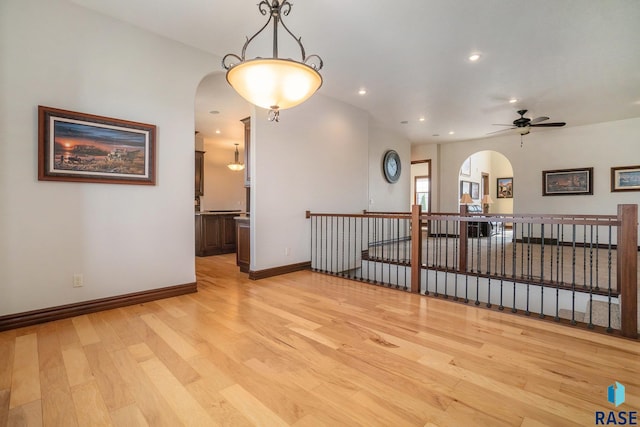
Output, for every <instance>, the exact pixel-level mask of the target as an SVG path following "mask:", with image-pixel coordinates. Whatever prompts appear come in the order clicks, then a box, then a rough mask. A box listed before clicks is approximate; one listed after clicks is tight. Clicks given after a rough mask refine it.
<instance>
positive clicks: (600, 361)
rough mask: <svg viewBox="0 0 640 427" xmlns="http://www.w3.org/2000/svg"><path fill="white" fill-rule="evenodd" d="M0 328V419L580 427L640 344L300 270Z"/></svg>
mask: <svg viewBox="0 0 640 427" xmlns="http://www.w3.org/2000/svg"><path fill="white" fill-rule="evenodd" d="M197 271H198V283H199V292H198V293H197V294H192V295H185V296H181V297H176V298H171V299H166V300H161V301H157V302H153V303H147V304H142V305H136V306H132V307H127V308H122V309H117V310H111V311H105V312H101V313H96V314H91V315H86V316H80V317H76V318H73V319H67V320H61V321H56V322H52V323H48V324H43V325H40V326H35V327H29V328H23V329H19V330H13V331H7V332H3V333H0V425H1V426H3V425H10V426H14V425H16V426H17V425H33V426H39V425H47V426H65V427H67V426H76V425H77V426H89V425H117V426H127V427H128V426H136V425H143V426H144V425H149V426H154V427H155V426H172V427H173V426H180V425H193V426H210V425H222V426H246V425H263V426H280V425H295V426H322V425H330V426H338V425H346V426H356V425H363V426H376V425H379V426H405V425H406V426H492V427H493V426H501V425H512V426H527V427H533V426H541V425H548V426H565V425H566V426H584V425H594V424H595V417H594V412H595V411H597V410H606V411H608V410H612V409H615V408H613V407H612V405H610V404H609V403H607V401H606V390H607V387H608V386H609V385H610V384H612V383H613V382H614V381H619V382H620V383H622V384H624V385H625V386H626V403H625V404H623V405H622V406H620V407H618V408H617V410H626V411H629V410H638V408H640V357H639V356H640V343H639V342H635V341H628V340H624V339H621V338H614V337H609V336H604V335H600V334H595V333H589V332H588V331H582V330H574V329H571V328H567V327H563V326H561V325H555V324H550V323H546V322H540V321H536V320H534V319H525V318H521V317H517V316H513V315H509V314H503V313H496V312H492V311H488V310H482V309H476V308H475V307H466V306H463V305H459V304H455V303H451V302H447V301H443V300H436V299H430V298H427V297H422V296H418V295H411V294H408V293H404V292H400V291H394V290H390V289H385V288H380V287H375V286H372V285H365V284H360V283H357V282H352V281H347V280H343V279H340V278H336V277H330V276H325V275H322V274H318V273H312V272H309V271H303V272H298V273H294V274H289V275H285V276H279V277H275V278H271V279H264V280H261V281H249V280H247V279H246V276H245V275H243V274H240V273H239V272H237V268H236V266H235V258H234V256H233V255H231V256H218V257H209V258H198V259H197Z"/></svg>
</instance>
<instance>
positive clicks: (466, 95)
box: [71, 0, 640, 143]
mask: <svg viewBox="0 0 640 427" xmlns="http://www.w3.org/2000/svg"><path fill="white" fill-rule="evenodd" d="M71 1H73V2H74V3H76V4H79V5H82V6H85V7H88V8H91V9H94V10H97V11H99V12H102V13H105V14H107V15H110V16H113V17H115V18H117V19H120V20H123V21H126V22H129V23H131V24H133V25H136V26H139V27H142V28H145V29H147V30H149V31H152V32H154V33H158V34H161V35H164V36H166V37H168V38H171V39H174V40H178V41H180V42H182V43H185V44H187V45H191V46H194V47H196V48H199V49H202V50H205V51H207V52H211V53H213V54H216V55H219V56H221V57H222V56H224V55H225V54H227V53H236V54H240V50H241V48H242V45H243V43H244V41H245V36H251V35H252V34H254V33H255V32H256V31H257V30H258V29H259V28H260V27H261V26H262V25H263V24H264V22H266V19H265V17H263V16H262V15H261V14H260V13H259V12H258V8H257V6H256V3H258V1H257V0H234V1H228V0H227V1H223V0H109V1H104V0H71ZM284 19H285V23H286V24H287V25H288V27H289V28H290V29H291V31H292V32H293V33H294V34H296V35H297V36H302V42H303V44H304V46H305V49H306V51H307V55H310V54H318V55H320V56H321V57H322V59H323V60H324V68H323V70H322V71H321V74H322V75H323V79H324V83H323V86H322V87H321V88H320V90H319V93H321V94H323V95H325V96H329V97H332V98H336V99H339V100H342V101H344V102H347V103H349V104H352V105H355V106H357V107H360V108H362V109H364V110H366V111H368V112H369V113H370V114H371V116H372V117H373V119H374V120H375V121H376V122H378V123H379V124H380V125H381V126H382V127H385V128H388V129H392V130H395V131H397V132H400V133H402V134H404V135H405V136H406V137H407V138H408V139H409V140H410V141H411V142H413V143H425V142H437V143H443V142H449V141H460V140H466V139H475V138H483V137H485V136H486V135H487V133H489V132H493V131H496V130H499V129H502V128H501V127H498V126H493V125H492V124H494V123H506V124H509V123H511V122H512V121H513V120H515V119H516V118H518V115H517V113H516V110H519V109H527V110H529V113H527V114H526V117H530V118H535V117H538V116H548V117H550V118H551V120H550V121H551V122H553V121H565V122H567V126H579V125H585V124H590V123H598V122H605V121H612V120H619V119H627V118H632V117H640V1H639V0H536V1H531V0H482V1H480V0H403V1H396V2H389V1H382V0H377V1H375V2H374V1H371V0H349V1H335V0H334V1H331V0H293V7H292V10H291V13H290V14H289V16H288V17H285V18H284ZM270 37H271V33H270V31H269V32H268V34H267V36H266V37H265V40H258V41H257V42H256V43H255V46H254V44H252V48H255V52H254V53H253V55H251V56H270V55H271V50H270V47H269V44H270ZM287 37H288V36H287ZM280 39H281V40H283V42H284V41H286V40H285V35H284V34H280ZM287 42H288V41H287ZM263 46H264V48H265V49H264V50H262V49H261V48H262V47H263ZM281 50H284V51H285V54H284V55H281V56H288V55H287V54H286V53H287V52H289V51H288V50H287V46H286V45H285V46H284V47H283V48H281ZM472 52H479V53H480V54H481V55H482V56H481V58H480V60H479V61H477V62H475V63H472V62H470V61H469V60H468V57H469V55H470V54H471V53H472ZM250 53H251V52H250ZM281 53H282V52H281ZM248 56H250V55H248ZM291 56H292V57H293V56H294V55H293V54H291ZM212 72H218V73H217V74H214V75H212V76H210V78H208V79H207V80H205V81H203V83H202V85H201V88H200V89H201V90H199V93H198V97H197V98H198V99H197V100H196V110H197V114H196V129H198V130H200V131H201V132H202V133H203V134H205V136H208V137H215V138H225V137H230V138H232V139H233V138H239V133H238V132H240V131H241V126H240V125H239V122H238V120H239V119H241V118H242V117H244V116H247V115H248V114H249V107H248V105H246V103H244V102H243V101H242V100H238V98H237V95H235V94H234V92H233V91H232V90H229V88H228V87H227V86H226V81H225V79H224V73H223V69H222V67H220V68H219V69H216V70H212ZM360 88H366V89H367V91H368V93H367V94H366V95H365V96H360V95H358V93H357V92H358V90H359V89H360ZM512 97H513V98H517V99H518V102H517V103H515V104H510V103H509V102H508V100H509V99H510V98H512ZM211 110H218V111H220V114H219V115H216V116H214V115H211V114H209V113H208V112H209V111H211ZM420 117H424V118H425V120H424V121H423V122H420V121H419V120H418V119H419V118H420ZM207 120H208V122H209V123H208V124H207V123H205V121H207ZM281 120H286V110H284V111H282V113H281ZM402 121H408V123H407V124H401V122H402ZM227 123H232V125H231V127H229V128H227V126H228V124H227ZM216 128H217V129H220V130H221V136H216V135H212V132H213V130H215V129H216ZM227 129H229V130H227ZM450 131H453V132H455V133H454V134H453V135H450V134H449V132H450ZM560 131H561V129H558V128H550V129H535V130H534V132H560ZM225 134H226V135H225ZM436 135H437V136H436ZM516 137H517V138H518V139H519V136H516V135H514V138H516ZM240 138H241V137H240Z"/></svg>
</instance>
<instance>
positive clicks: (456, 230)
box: [447, 221, 460, 301]
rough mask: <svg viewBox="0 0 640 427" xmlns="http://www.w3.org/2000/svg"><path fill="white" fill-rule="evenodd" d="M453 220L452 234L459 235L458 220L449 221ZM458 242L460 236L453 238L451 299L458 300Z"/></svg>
mask: <svg viewBox="0 0 640 427" xmlns="http://www.w3.org/2000/svg"><path fill="white" fill-rule="evenodd" d="M450 222H453V234H454V235H458V236H460V221H450ZM447 227H448V225H447ZM459 242H460V238H457V239H453V274H454V276H453V277H454V281H453V283H454V292H453V300H454V301H458V300H459V298H458V276H459V274H458V273H459V272H460V271H459V269H458V266H459V265H460V264H459V262H458V261H459V260H458V256H459V254H460V252H459Z"/></svg>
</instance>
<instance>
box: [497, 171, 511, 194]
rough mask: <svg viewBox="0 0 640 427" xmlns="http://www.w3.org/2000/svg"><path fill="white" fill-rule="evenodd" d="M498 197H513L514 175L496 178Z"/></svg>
mask: <svg viewBox="0 0 640 427" xmlns="http://www.w3.org/2000/svg"><path fill="white" fill-rule="evenodd" d="M496 198H497V199H513V177H512V176H511V177H507V178H497V179H496Z"/></svg>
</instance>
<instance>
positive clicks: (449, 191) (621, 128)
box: [440, 118, 640, 214]
mask: <svg viewBox="0 0 640 427" xmlns="http://www.w3.org/2000/svg"><path fill="white" fill-rule="evenodd" d="M638 141H640V118H636V119H628V120H620V121H615V122H607V123H600V124H594V125H588V126H576V127H566V128H561V129H549V130H537V129H536V130H534V131H532V132H531V133H530V134H529V135H527V136H525V137H524V144H523V146H522V147H520V136H519V135H517V134H516V135H506V136H501V137H495V138H488V139H480V140H475V141H464V142H458V143H451V144H442V146H441V159H440V167H441V169H442V171H443V173H442V178H441V185H440V191H441V192H442V197H441V202H442V204H443V206H442V207H443V209H445V210H446V209H453V208H455V206H456V205H457V200H456V199H455V198H456V195H457V191H456V189H455V188H454V187H453V185H452V182H454V183H455V182H456V181H457V180H456V178H457V174H458V170H459V167H460V165H461V164H462V161H463V160H464V159H465V158H466V157H467V156H469V155H470V154H472V153H475V152H477V151H482V150H494V151H497V152H499V153H501V154H503V155H504V156H505V157H506V158H507V159H508V160H509V161H510V163H511V165H512V167H513V179H514V183H513V184H514V199H513V203H514V206H513V209H514V212H515V213H557V214H570V213H585V214H615V213H616V205H617V204H619V203H639V202H640V193H638V192H626V193H624V192H616V193H612V192H611V191H610V173H611V167H612V166H625V165H635V164H638V159H639V158H640V145H639V144H638ZM578 167H593V168H594V194H593V195H592V196H589V195H584V196H542V171H543V170H553V169H568V168H578Z"/></svg>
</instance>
